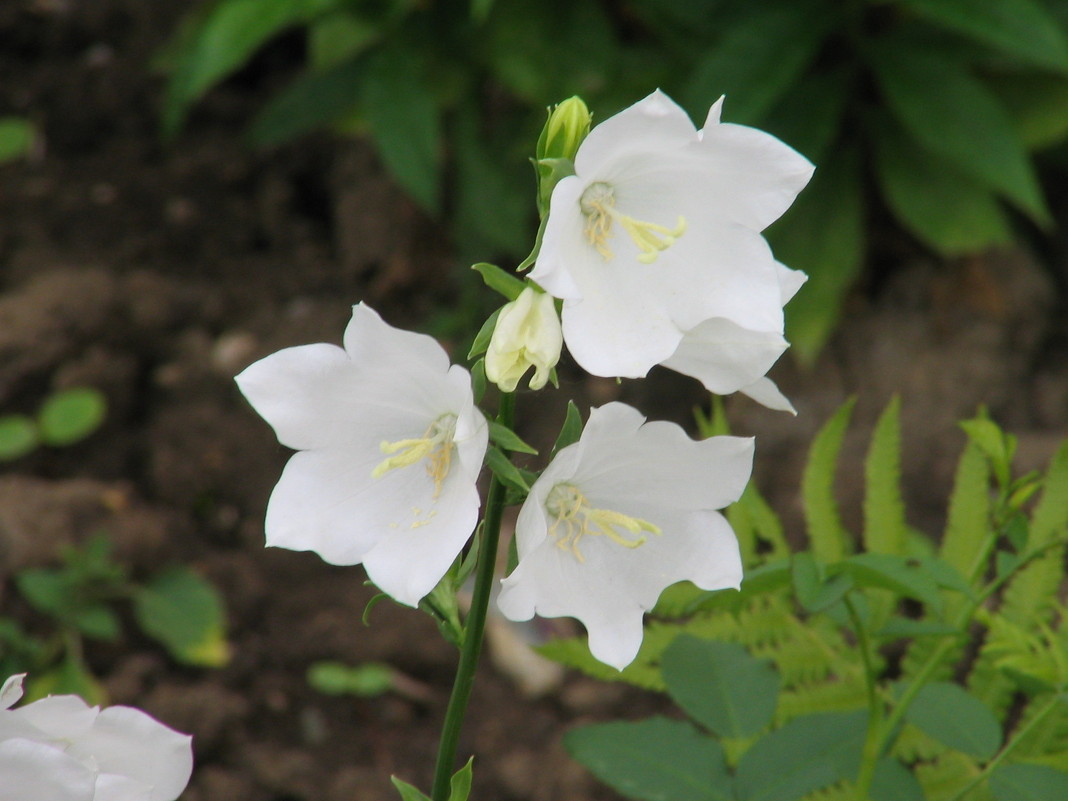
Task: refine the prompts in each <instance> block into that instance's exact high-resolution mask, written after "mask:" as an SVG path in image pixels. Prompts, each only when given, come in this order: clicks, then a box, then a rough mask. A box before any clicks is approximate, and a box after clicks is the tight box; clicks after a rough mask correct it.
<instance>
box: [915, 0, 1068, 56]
mask: <svg viewBox="0 0 1068 801" xmlns="http://www.w3.org/2000/svg"><path fill="white" fill-rule="evenodd" d="M901 5H902V6H903V7H905V8H909V9H911V10H913V11H915V12H917V13H918V14H921V15H922V16H924V17H926V18H927V19H928V20H930V21H931V22H933V23H935V24H936V25H940V26H943V27H945V28H947V29H949V30H951V31H956V32H957V33H962V34H964V35H965V36H969V37H971V38H973V39H975V40H976V41H979V42H983V43H984V44H988V45H991V46H992V47H996V48H998V49H999V50H1002V51H1003V52H1005V53H1007V54H1009V55H1011V56H1015V57H1016V58H1017V59H1019V60H1020V61H1023V62H1025V63H1027V64H1033V65H1035V66H1037V67H1046V68H1049V69H1056V70H1060V71H1062V72H1063V71H1068V41H1065V37H1064V31H1063V30H1062V29H1061V26H1060V25H1059V24H1058V22H1057V20H1056V19H1055V18H1054V17H1053V16H1051V15H1050V14H1049V13H1048V12H1047V11H1046V10H1045V9H1044V8H1042V6H1040V5H1039V4H1037V3H1034V2H1032V1H1031V0H996V2H991V0H902V3H901Z"/></svg>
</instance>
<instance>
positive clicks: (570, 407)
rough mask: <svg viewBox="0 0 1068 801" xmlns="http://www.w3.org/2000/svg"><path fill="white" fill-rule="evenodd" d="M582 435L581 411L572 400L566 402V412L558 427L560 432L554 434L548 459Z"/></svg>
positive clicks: (572, 443)
mask: <svg viewBox="0 0 1068 801" xmlns="http://www.w3.org/2000/svg"><path fill="white" fill-rule="evenodd" d="M581 436H582V413H581V412H580V411H579V410H578V406H576V405H575V402H574V401H573V400H569V401H568V402H567V412H566V413H565V414H564V424H563V425H562V426H561V427H560V433H559V434H557V435H556V442H554V443H553V449H552V453H551V454H550V457H549V458H550V460H552V458H553V457H555V456H556V454H558V453H559V452H560V451H562V450H563V449H564V448H566V447H567V446H568V445H574V444H575V443H576V442H578V441H579V437H581Z"/></svg>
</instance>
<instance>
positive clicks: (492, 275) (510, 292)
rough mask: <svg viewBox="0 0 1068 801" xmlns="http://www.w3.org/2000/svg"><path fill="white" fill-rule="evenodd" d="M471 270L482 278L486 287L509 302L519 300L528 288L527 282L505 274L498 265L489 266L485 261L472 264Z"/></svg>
mask: <svg viewBox="0 0 1068 801" xmlns="http://www.w3.org/2000/svg"><path fill="white" fill-rule="evenodd" d="M471 269H472V270H474V271H475V272H477V273H478V274H479V275H481V276H482V280H483V281H484V282H485V284H486V286H488V287H489V288H490V289H492V290H494V291H495V292H500V293H501V294H502V295H504V296H505V297H506V298H508V300H515V299H516V298H518V297H519V294H520V293H521V292H522V291H523V290H524V289H526V287H527V283H526V281H524V280H523V279H521V278H516V277H515V276H514V275H512V274H511V273H507V272H505V271H504V270H502V269H501V268H500V267H498V266H497V265H496V264H487V263H486V262H484V261H480V262H479V263H478V264H472V265H471Z"/></svg>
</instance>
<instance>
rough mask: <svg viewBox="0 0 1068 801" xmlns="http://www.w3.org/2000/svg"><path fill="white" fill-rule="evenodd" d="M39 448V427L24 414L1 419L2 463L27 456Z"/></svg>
mask: <svg viewBox="0 0 1068 801" xmlns="http://www.w3.org/2000/svg"><path fill="white" fill-rule="evenodd" d="M36 447H37V426H36V425H35V424H34V422H33V420H31V419H30V418H29V417H27V416H26V415H23V414H8V415H4V416H3V417H0V462H6V461H10V460H13V459H18V458H19V457H20V456H25V455H26V454H27V453H30V452H31V451H33V449H34V448H36Z"/></svg>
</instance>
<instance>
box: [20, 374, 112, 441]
mask: <svg viewBox="0 0 1068 801" xmlns="http://www.w3.org/2000/svg"><path fill="white" fill-rule="evenodd" d="M106 414H107V400H106V399H105V398H104V396H103V394H101V393H100V392H99V391H98V390H95V389H92V388H90V387H76V388H74V389H65V390H61V391H59V392H56V393H55V394H53V395H50V396H49V397H48V398H47V400H45V402H44V404H42V406H41V409H40V411H39V412H38V413H37V428H38V430H39V431H40V434H41V441H42V442H45V443H46V444H48V445H57V446H63V445H73V444H74V443H75V442H78V441H80V440H83V439H85V438H86V437H88V436H89V435H90V434H92V433H93V432H94V431H96V430H97V429H98V428H99V427H100V424H101V423H103V422H104V416H105V415H106Z"/></svg>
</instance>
